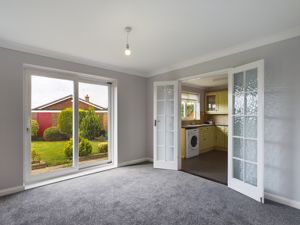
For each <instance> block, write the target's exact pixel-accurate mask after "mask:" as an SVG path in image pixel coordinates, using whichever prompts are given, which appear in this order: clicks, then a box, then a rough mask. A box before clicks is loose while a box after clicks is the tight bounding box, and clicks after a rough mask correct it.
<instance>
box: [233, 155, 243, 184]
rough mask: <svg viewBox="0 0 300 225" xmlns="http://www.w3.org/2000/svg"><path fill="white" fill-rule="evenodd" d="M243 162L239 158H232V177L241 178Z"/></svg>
mask: <svg viewBox="0 0 300 225" xmlns="http://www.w3.org/2000/svg"><path fill="white" fill-rule="evenodd" d="M243 173H244V170H243V162H242V161H241V160H237V159H233V177H234V178H236V179H239V180H243Z"/></svg>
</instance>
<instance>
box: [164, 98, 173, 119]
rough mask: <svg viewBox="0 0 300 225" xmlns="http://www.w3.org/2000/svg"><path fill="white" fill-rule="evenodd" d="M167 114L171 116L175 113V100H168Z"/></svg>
mask: <svg viewBox="0 0 300 225" xmlns="http://www.w3.org/2000/svg"><path fill="white" fill-rule="evenodd" d="M166 114H167V115H169V116H172V115H174V101H173V100H172V101H166Z"/></svg>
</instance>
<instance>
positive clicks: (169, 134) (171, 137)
mask: <svg viewBox="0 0 300 225" xmlns="http://www.w3.org/2000/svg"><path fill="white" fill-rule="evenodd" d="M166 142H167V147H173V146H174V132H171V131H167V138H166Z"/></svg>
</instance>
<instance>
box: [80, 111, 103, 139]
mask: <svg viewBox="0 0 300 225" xmlns="http://www.w3.org/2000/svg"><path fill="white" fill-rule="evenodd" d="M100 131H101V123H100V118H99V117H98V116H97V115H96V113H95V110H94V109H92V108H90V109H88V110H87V111H86V113H85V117H84V118H83V119H82V121H81V124H80V135H81V136H82V137H84V138H87V139H89V140H94V139H95V138H96V137H99V136H100Z"/></svg>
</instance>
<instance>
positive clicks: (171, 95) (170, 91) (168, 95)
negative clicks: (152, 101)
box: [165, 86, 174, 100]
mask: <svg viewBox="0 0 300 225" xmlns="http://www.w3.org/2000/svg"><path fill="white" fill-rule="evenodd" d="M165 88H166V99H171V100H173V99H174V87H173V86H166V87H165Z"/></svg>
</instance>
